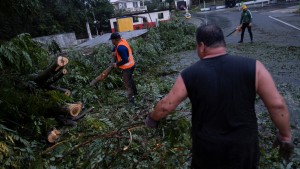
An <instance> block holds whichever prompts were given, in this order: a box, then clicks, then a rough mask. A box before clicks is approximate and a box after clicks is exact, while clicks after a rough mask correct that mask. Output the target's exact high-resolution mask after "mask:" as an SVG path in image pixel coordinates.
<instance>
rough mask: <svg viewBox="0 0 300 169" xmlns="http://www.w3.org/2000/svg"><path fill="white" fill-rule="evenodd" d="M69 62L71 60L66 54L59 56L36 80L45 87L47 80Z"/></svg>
mask: <svg viewBox="0 0 300 169" xmlns="http://www.w3.org/2000/svg"><path fill="white" fill-rule="evenodd" d="M68 62H69V60H68V58H66V57H65V56H58V57H57V58H56V59H55V60H54V61H53V62H52V63H51V64H50V66H49V67H48V68H47V69H46V70H44V71H42V72H41V73H39V74H38V75H37V76H36V77H35V78H34V82H36V84H37V85H38V86H40V87H43V86H44V85H45V83H46V81H47V80H48V79H49V78H51V77H52V76H54V75H55V74H56V73H57V72H59V71H60V70H61V69H62V68H63V67H64V66H65V65H66V64H68Z"/></svg>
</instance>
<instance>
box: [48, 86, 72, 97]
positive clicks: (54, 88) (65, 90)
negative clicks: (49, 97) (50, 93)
mask: <svg viewBox="0 0 300 169" xmlns="http://www.w3.org/2000/svg"><path fill="white" fill-rule="evenodd" d="M47 89H49V90H58V91H60V92H63V93H64V94H65V95H66V96H70V95H71V91H70V90H69V89H65V88H62V87H58V86H53V85H50V86H48V87H47Z"/></svg>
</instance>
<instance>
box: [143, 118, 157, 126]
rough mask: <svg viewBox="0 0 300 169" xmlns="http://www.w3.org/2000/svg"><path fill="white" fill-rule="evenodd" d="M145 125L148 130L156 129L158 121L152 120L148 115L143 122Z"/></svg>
mask: <svg viewBox="0 0 300 169" xmlns="http://www.w3.org/2000/svg"><path fill="white" fill-rule="evenodd" d="M144 122H145V125H146V126H147V127H149V128H157V126H158V121H155V120H153V119H152V118H151V117H150V115H148V116H147V117H146V119H145V120H144Z"/></svg>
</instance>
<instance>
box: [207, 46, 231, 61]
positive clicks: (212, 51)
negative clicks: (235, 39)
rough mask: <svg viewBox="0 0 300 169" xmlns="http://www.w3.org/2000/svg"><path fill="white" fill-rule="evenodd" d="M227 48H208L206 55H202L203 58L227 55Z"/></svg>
mask: <svg viewBox="0 0 300 169" xmlns="http://www.w3.org/2000/svg"><path fill="white" fill-rule="evenodd" d="M226 53H227V52H226V48H225V47H218V48H207V50H206V51H205V56H204V57H202V59H207V58H213V57H217V56H221V55H225V54H226Z"/></svg>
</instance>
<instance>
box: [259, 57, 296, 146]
mask: <svg viewBox="0 0 300 169" xmlns="http://www.w3.org/2000/svg"><path fill="white" fill-rule="evenodd" d="M256 91H257V93H258V95H259V96H260V97H261V98H262V100H263V102H264V104H265V106H266V107H267V109H268V111H269V113H270V117H271V119H272V121H273V123H274V124H275V126H276V127H277V129H278V130H279V134H280V137H281V139H282V141H287V142H290V141H291V130H290V115H289V111H288V108H287V105H286V103H285V101H284V99H283V97H282V96H281V94H280V93H279V92H278V90H277V88H276V86H275V83H274V81H273V78H272V76H271V74H270V73H269V71H268V70H267V69H266V68H265V66H264V65H263V64H262V63H261V62H259V61H256Z"/></svg>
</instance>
